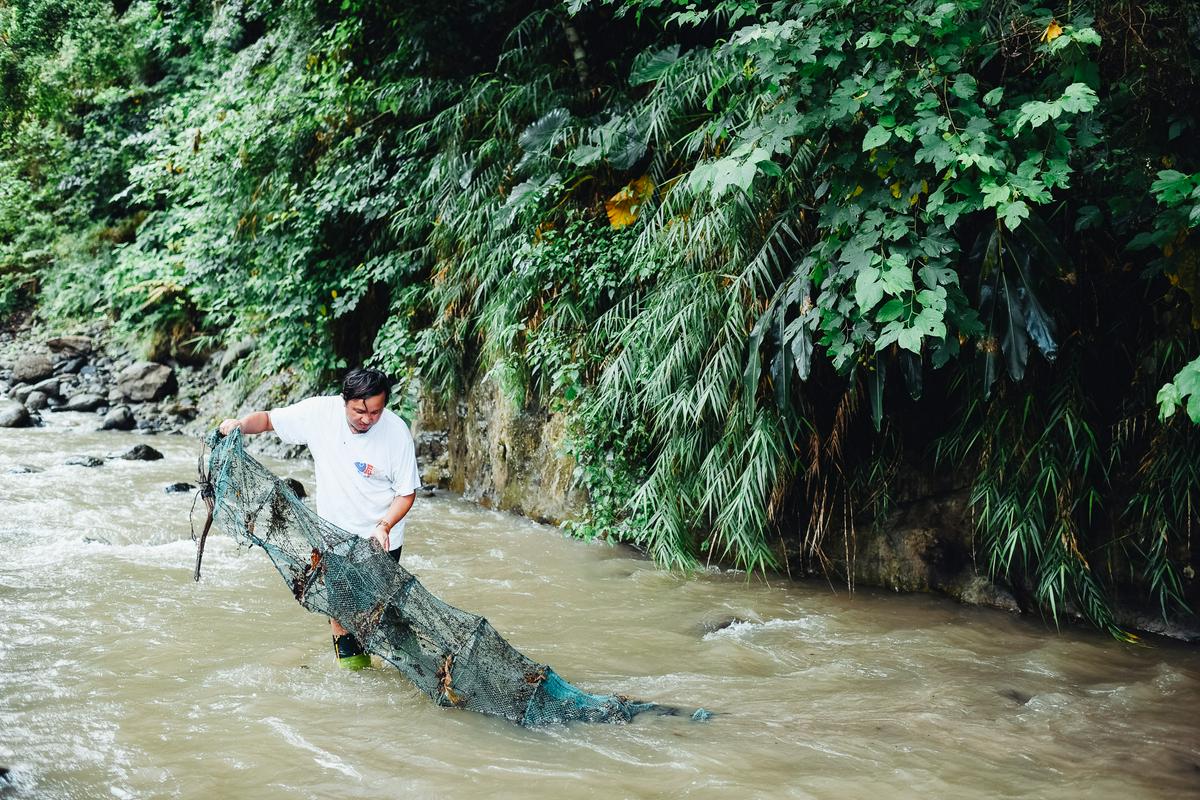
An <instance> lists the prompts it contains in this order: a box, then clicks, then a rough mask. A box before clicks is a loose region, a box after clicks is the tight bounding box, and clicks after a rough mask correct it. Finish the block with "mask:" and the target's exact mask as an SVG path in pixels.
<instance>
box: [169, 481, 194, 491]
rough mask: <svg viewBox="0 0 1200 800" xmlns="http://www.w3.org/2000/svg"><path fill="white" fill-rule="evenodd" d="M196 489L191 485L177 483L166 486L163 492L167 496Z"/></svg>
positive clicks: (181, 482) (182, 482)
mask: <svg viewBox="0 0 1200 800" xmlns="http://www.w3.org/2000/svg"><path fill="white" fill-rule="evenodd" d="M195 488H196V487H195V486H192V485H191V484H190V483H186V482H184V481H176V482H175V483H168V484H167V485H166V486H164V487H163V491H164V492H166V493H167V494H182V493H183V492H190V491H192V490H193V489H195Z"/></svg>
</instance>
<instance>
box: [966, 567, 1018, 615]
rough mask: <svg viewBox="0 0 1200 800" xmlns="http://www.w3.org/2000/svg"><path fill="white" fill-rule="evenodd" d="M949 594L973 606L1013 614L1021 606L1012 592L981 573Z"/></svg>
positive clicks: (1016, 612)
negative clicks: (996, 609)
mask: <svg viewBox="0 0 1200 800" xmlns="http://www.w3.org/2000/svg"><path fill="white" fill-rule="evenodd" d="M950 594H951V596H953V597H957V598H958V599H959V600H960V601H962V602H964V603H967V604H968V605H973V606H990V607H991V608H998V609H1000V610H1001V611H1008V612H1011V613H1013V614H1019V613H1020V612H1021V606H1020V604H1018V603H1017V599H1016V598H1015V597H1013V594H1012V592H1010V591H1008V590H1007V589H1005V588H1003V587H1000V586H997V585H996V584H994V583H992V582H991V581H990V580H988V579H987V578H985V577H983V576H982V575H975V576H972V577H971V578H969V579H968V580H966V581H965V582H964V583H963V586H962V589H961V591H959V592H954V591H951V592H950Z"/></svg>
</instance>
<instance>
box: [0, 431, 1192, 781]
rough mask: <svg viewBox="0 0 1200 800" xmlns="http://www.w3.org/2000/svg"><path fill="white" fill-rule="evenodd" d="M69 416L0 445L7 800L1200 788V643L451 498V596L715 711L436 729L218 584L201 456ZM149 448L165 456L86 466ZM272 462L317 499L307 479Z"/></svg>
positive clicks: (652, 694)
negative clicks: (674, 554) (696, 566)
mask: <svg viewBox="0 0 1200 800" xmlns="http://www.w3.org/2000/svg"><path fill="white" fill-rule="evenodd" d="M50 419H51V424H50V425H48V426H47V427H44V428H40V429H26V430H0V619H2V620H3V625H4V633H3V636H2V637H0V766H4V767H8V768H9V769H10V770H11V773H10V776H9V782H8V785H7V786H5V784H4V782H3V781H2V780H0V787H3V788H0V797H2V798H9V797H13V798H30V799H34V798H36V799H37V800H49V799H50V798H160V797H161V798H214V797H216V798H254V800H266V799H267V798H280V799H281V800H298V798H337V799H338V800H344V799H346V798H383V797H388V798H393V797H412V798H461V797H476V796H478V797H500V798H521V799H522V800H525V799H526V798H529V799H532V798H562V797H606V798H652V797H662V798H668V797H695V798H838V799H841V798H847V799H849V800H854V799H855V798H863V799H864V800H880V798H885V797H886V798H892V797H921V798H956V799H957V800H962V799H963V798H997V797H1054V798H1062V797H1081V798H1082V797H1086V798H1089V800H1099V799H1100V798H1114V799H1118V800H1129V798H1133V797H1136V798H1158V797H1162V798H1179V797H1184V796H1200V736H1198V735H1197V734H1198V732H1200V726H1198V723H1197V718H1198V717H1197V710H1198V709H1200V650H1198V649H1197V648H1195V647H1189V646H1185V645H1180V644H1176V643H1173V642H1169V641H1161V640H1155V641H1154V642H1153V643H1152V646H1147V647H1135V646H1127V645H1122V644H1118V643H1116V642H1114V641H1112V640H1110V639H1108V638H1107V637H1105V636H1103V635H1101V634H1098V633H1094V632H1092V631H1090V630H1081V629H1075V628H1071V629H1069V630H1064V631H1063V632H1056V631H1055V630H1054V628H1053V626H1049V625H1044V624H1042V623H1041V622H1040V621H1030V620H1024V619H1019V618H1014V617H1012V616H1009V615H1007V614H1004V613H1002V612H997V611H990V610H982V609H975V608H968V607H962V606H959V605H956V604H954V603H953V602H950V601H948V600H945V599H940V598H934V597H925V596H905V595H893V594H886V593H876V592H872V591H869V590H858V591H856V592H855V593H854V594H853V595H849V594H847V593H846V591H845V590H844V589H842V590H833V589H831V588H830V587H828V586H826V585H823V584H818V583H792V582H789V581H786V580H771V581H764V580H762V579H760V578H757V577H756V578H752V579H749V580H747V578H746V576H745V575H744V574H739V573H731V572H719V571H710V572H706V573H702V574H698V575H689V576H684V575H680V574H671V573H665V572H661V571H658V570H656V569H655V568H654V567H653V565H652V564H650V563H649V562H647V561H645V560H644V559H642V558H639V557H638V556H637V555H636V554H634V553H632V552H630V551H629V550H626V549H623V548H615V547H610V546H607V545H605V544H602V543H582V542H578V541H574V540H570V539H567V538H564V537H563V536H562V535H561V533H560V532H559V531H558V530H557V529H555V528H551V527H546V526H543V525H537V524H535V523H532V522H530V521H528V520H525V519H523V518H519V517H514V516H511V515H508V514H502V513H495V512H490V511H486V510H483V509H480V508H478V507H476V506H473V505H471V504H468V503H466V502H464V501H462V500H460V499H458V498H455V497H452V496H438V497H434V498H418V501H417V504H416V506H415V507H414V510H413V512H412V514H411V516H410V523H409V526H408V532H407V535H406V544H405V554H404V563H405V565H406V566H407V567H408V569H409V570H411V571H412V572H414V573H415V574H416V575H417V576H418V577H420V578H421V579H422V580H423V582H424V583H425V585H426V586H427V587H428V588H429V589H430V590H431V591H433V592H434V593H435V594H438V595H439V596H441V597H442V598H443V599H445V600H447V601H448V602H450V603H452V604H454V605H456V606H458V607H460V608H463V609H467V610H470V611H474V612H476V613H480V614H483V615H485V616H487V617H488V619H489V620H490V621H491V622H492V624H493V625H495V627H496V629H497V630H498V631H500V633H501V634H502V635H504V636H505V637H506V638H507V639H508V640H509V641H510V642H511V643H512V644H514V645H515V646H516V647H518V648H519V649H520V650H522V651H523V652H525V653H526V654H527V655H529V656H531V657H532V658H534V659H536V660H538V661H542V662H544V663H549V664H550V665H551V666H553V667H554V669H555V670H556V671H557V672H559V673H560V674H561V675H563V676H564V677H565V678H566V679H567V680H570V681H572V682H573V683H575V684H576V685H578V686H579V687H580V688H583V689H585V690H588V691H593V692H605V693H607V692H613V691H615V692H619V693H621V694H625V695H629V696H631V697H635V698H638V699H647V700H654V701H658V702H663V703H675V704H678V705H681V706H688V707H695V706H703V707H705V708H707V709H710V710H712V711H713V712H715V716H714V717H713V718H712V719H711V720H709V721H707V722H692V721H691V720H690V719H687V718H686V717H658V716H652V715H643V716H640V717H638V718H637V719H635V720H634V722H632V723H630V724H627V725H586V724H577V725H571V726H565V727H564V726H555V727H551V728H547V729H542V730H525V729H521V728H519V727H517V726H515V725H512V724H510V723H507V722H504V721H502V720H499V719H495V718H490V717H485V716H482V715H478V714H472V713H469V712H464V711H459V710H451V709H444V708H439V707H437V706H435V705H434V704H433V703H432V702H430V700H429V699H428V698H427V697H426V696H425V695H423V694H421V693H419V692H418V691H417V690H416V689H414V688H413V687H412V686H411V684H409V683H407V682H406V681H405V679H404V678H403V677H402V676H401V675H400V673H398V672H397V671H396V670H394V669H392V668H390V667H386V666H385V667H384V668H378V669H371V670H365V671H363V672H359V673H352V672H346V671H343V670H339V669H337V668H336V667H335V665H334V663H333V657H332V650H331V645H330V641H329V634H328V626H327V624H326V623H325V622H324V620H323V619H321V618H319V617H317V616H316V615H313V614H310V613H308V612H306V611H305V610H304V609H302V608H301V607H300V606H299V605H297V604H296V602H295V601H294V599H293V598H292V595H291V593H290V591H289V590H288V588H287V587H286V586H285V585H284V584H283V582H282V581H281V580H280V578H279V576H278V574H277V573H276V572H275V571H274V569H273V568H272V567H271V564H270V562H269V561H268V560H267V558H266V557H265V555H264V554H263V553H262V552H261V551H240V550H239V549H238V548H237V547H236V546H235V545H234V544H233V542H232V541H231V540H230V539H228V538H227V537H225V536H223V535H221V534H219V533H217V534H214V537H210V542H209V545H208V547H207V548H206V551H205V559H204V573H203V577H202V579H201V581H200V582H199V583H195V582H193V580H192V569H193V565H194V558H195V546H194V544H193V543H192V541H191V538H190V528H189V522H188V514H189V509H190V508H191V505H192V496H191V495H190V494H166V493H164V491H163V487H164V485H165V484H167V483H170V482H173V481H179V480H186V481H192V482H194V481H195V464H196V458H197V455H198V452H199V443H198V442H197V441H196V440H192V439H188V438H185V437H181V436H149V437H148V436H139V435H136V434H125V433H113V432H105V433H95V432H91V430H90V428H91V427H94V425H95V417H94V416H91V415H77V414H60V415H53V416H51V418H50ZM138 443H146V444H150V445H152V446H153V447H155V448H157V449H159V450H160V451H162V452H163V454H164V455H165V456H166V457H165V458H164V459H163V460H161V461H154V462H130V461H120V460H110V461H107V462H106V463H105V464H104V465H103V466H99V467H93V468H85V467H80V466H66V465H64V464H63V462H64V461H65V460H66V459H67V458H68V457H69V456H72V455H77V454H81V455H97V456H104V455H106V454H111V453H116V452H120V451H123V450H126V449H128V448H129V447H131V446H133V445H134V444H138ZM267 463H268V464H269V465H270V466H272V468H274V469H275V470H276V471H277V472H279V473H280V474H283V475H289V476H292V477H296V478H298V479H300V480H301V481H302V482H303V483H304V484H305V485H306V486H307V487H309V489H310V490H311V489H312V486H313V479H312V470H311V465H310V463H309V462H307V461H306V460H301V461H293V462H277V461H269V460H268V462H267ZM18 465H23V466H27V467H32V468H34V469H35V470H37V471H33V472H25V473H16V472H13V469H14V468H15V467H17V466H18ZM202 519H203V517H202V515H201V514H199V513H198V514H197V523H198V524H199V523H200V522H202ZM734 618H736V619H739V620H743V621H741V622H737V623H735V624H732V625H729V626H727V627H723V628H720V629H719V630H713V629H714V628H717V627H718V626H719V624H720V623H722V622H724V621H727V620H729V619H734Z"/></svg>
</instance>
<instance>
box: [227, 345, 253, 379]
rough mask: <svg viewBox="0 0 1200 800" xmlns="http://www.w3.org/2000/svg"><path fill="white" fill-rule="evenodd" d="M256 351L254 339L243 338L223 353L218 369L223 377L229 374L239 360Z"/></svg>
mask: <svg viewBox="0 0 1200 800" xmlns="http://www.w3.org/2000/svg"><path fill="white" fill-rule="evenodd" d="M252 352H254V340H253V339H243V340H242V341H240V342H238V343H237V344H235V345H233V346H231V347H230V348H229V349H228V350H226V351H225V352H224V353H222V354H221V361H220V363H219V367H218V371H219V372H220V375H221V377H222V378H224V377H226V376H227V375H229V373H230V371H231V370H232V369H233V367H234V365H235V364H237V362H239V361H241V360H242V359H243V358H245V357H246V356H248V355H250V354H251V353H252Z"/></svg>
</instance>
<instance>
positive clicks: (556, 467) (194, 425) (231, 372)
mask: <svg viewBox="0 0 1200 800" xmlns="http://www.w3.org/2000/svg"><path fill="white" fill-rule="evenodd" d="M64 342H65V343H66V345H65V346H64ZM80 349H86V352H83V353H80V352H79V351H80ZM39 359H42V360H44V362H46V363H43V364H41V366H42V367H43V368H44V367H46V365H47V364H48V365H49V369H50V370H51V371H52V372H53V373H54V374H52V375H47V376H46V377H43V378H41V379H40V380H39V381H38V382H37V385H41V386H42V387H43V388H45V384H46V383H47V382H51V383H53V382H54V380H55V379H57V383H56V384H55V385H56V386H57V388H58V391H59V394H58V396H57V401H56V403H57V407H69V406H70V405H71V404H72V402H74V401H75V398H78V397H80V396H88V397H92V398H98V399H101V400H102V402H99V403H92V408H91V409H89V410H91V411H94V412H95V413H96V414H97V423H98V425H97V427H98V428H100V427H102V426H104V425H107V424H108V422H107V420H109V419H110V418H111V417H112V415H113V414H114V413H115V412H116V411H117V410H118V409H126V411H127V418H126V422H125V426H124V427H122V428H120V429H124V430H129V429H133V430H135V431H137V432H139V433H144V434H147V435H154V434H180V435H187V436H192V437H197V438H199V437H202V436H204V435H205V434H207V433H208V432H209V431H211V430H212V428H213V427H214V426H215V425H216V424H217V423H218V422H219V421H220V420H221V419H223V418H225V417H227V416H235V415H240V414H244V413H246V412H248V411H252V410H258V409H263V408H272V407H278V406H280V405H284V404H287V403H288V402H292V401H294V400H296V399H299V398H301V397H303V396H306V395H307V394H309V393H311V391H312V390H313V387H310V386H307V385H306V384H305V383H304V381H303V380H302V379H301V377H300V376H299V374H298V373H297V372H295V371H292V370H284V371H281V372H278V373H276V374H274V375H268V376H265V377H264V376H263V374H262V372H260V371H258V370H257V369H256V367H255V358H254V344H253V342H250V341H244V342H239V343H237V344H235V345H233V346H231V347H229V348H226V349H224V350H221V351H217V352H215V353H212V354H211V355H209V356H208V357H207V358H206V359H203V360H201V361H199V362H198V363H195V364H182V363H177V362H171V361H168V362H163V363H159V362H151V361H148V360H147V359H143V358H140V357H139V354H138V353H137V352H136V348H131V347H130V346H128V345H126V344H123V343H121V342H120V341H118V339H117V338H116V337H114V336H113V335H112V334H111V330H110V328H109V327H108V326H107V325H105V324H103V323H93V324H91V325H86V326H78V327H76V328H73V329H71V330H68V331H59V330H51V329H50V328H48V327H46V326H44V325H41V324H39V323H37V322H30V321H28V320H24V321H22V324H20V325H18V326H16V327H15V328H14V329H10V330H4V331H0V402H7V403H8V404H9V405H11V404H12V403H13V402H16V401H15V400H14V395H15V397H16V398H20V399H21V400H22V402H24V401H25V400H27V399H28V397H29V395H30V394H33V388H34V385H35V384H31V383H29V382H28V381H21V380H17V379H16V376H17V375H19V374H20V373H19V372H18V371H17V369H18V364H23V365H24V366H26V367H28V366H29V365H30V364H32V363H33V362H35V361H38V360H39ZM147 371H149V372H152V373H154V374H155V375H156V379H161V383H162V384H163V386H162V387H159V389H157V390H155V389H153V387H151V388H145V387H142V388H141V389H139V390H134V392H133V394H132V395H131V393H130V392H131V390H130V386H131V385H132V384H130V383H129V380H128V379H126V380H124V381H122V376H126V378H128V376H129V375H139V374H142V373H146V372H147ZM30 374H32V373H30ZM164 387H165V388H164ZM26 390H29V391H26ZM42 394H45V392H42ZM48 399H49V398H48ZM39 402H40V401H39ZM76 410H77V409H76ZM44 413H54V409H53V408H51V407H49V406H42V407H41V408H39V409H32V410H30V421H31V423H32V424H37V423H38V421H39V415H40V414H44ZM410 424H411V427H412V430H413V435H414V439H415V441H416V445H417V457H418V463H419V464H420V467H421V471H422V480H423V481H424V482H425V483H426V484H427V485H428V486H430V487H437V489H439V490H442V491H448V492H452V493H455V494H458V495H461V496H462V497H463V498H464V499H466V500H468V501H471V502H474V503H477V504H478V505H480V506H482V507H484V508H489V509H493V510H497V511H506V512H510V513H514V514H519V515H522V516H525V517H528V518H530V519H532V520H534V521H537V522H540V523H544V524H549V525H561V524H562V523H563V522H564V521H566V520H570V519H573V518H578V517H579V516H580V515H581V514H582V513H583V512H584V510H585V509H586V505H587V502H588V498H587V495H586V493H585V492H584V491H582V490H581V489H580V488H578V487H577V486H576V485H575V482H574V467H575V465H574V463H573V461H572V459H571V458H570V456H569V455H567V454H566V453H565V452H564V450H565V448H564V446H565V443H566V436H567V429H566V421H565V418H564V416H563V415H562V414H557V413H554V412H552V411H548V410H546V409H527V408H520V407H518V406H517V404H515V403H514V402H513V401H512V400H511V399H510V398H508V397H506V396H505V394H504V393H503V392H502V391H501V389H500V387H499V386H498V385H497V384H496V383H495V382H494V381H492V380H490V379H489V378H488V376H486V375H483V376H481V377H479V378H477V379H476V380H475V381H474V382H473V383H472V384H471V385H470V386H469V387H468V389H467V391H465V392H464V393H463V394H462V395H461V396H460V397H458V398H455V399H454V400H453V401H452V402H450V403H446V404H439V403H436V402H435V401H434V399H433V398H431V397H429V396H427V395H421V396H420V399H419V402H418V406H417V411H416V413H415V415H413V419H412V420H411V421H410ZM110 427H111V426H110ZM250 449H251V450H252V452H255V453H257V454H260V455H266V456H270V457H275V458H295V457H300V456H302V455H303V452H304V448H302V447H294V446H289V445H286V444H284V443H283V442H281V441H280V440H279V439H278V437H276V436H274V435H266V436H260V437H255V440H254V442H253V443H252V446H251V448H250ZM909 472H910V474H911V476H912V477H910V478H909V479H907V480H906V481H905V482H904V483H903V485H898V486H897V487H896V491H895V496H894V498H893V499H894V503H893V508H892V511H891V512H890V513H889V514H888V516H887V518H886V519H883V520H863V521H861V524H859V523H858V522H856V529H855V530H854V531H851V532H842V533H841V534H840V535H841V536H842V538H843V540H844V548H843V555H842V557H841V558H839V559H837V560H835V561H833V562H832V563H830V564H828V565H827V568H826V571H825V572H823V573H822V572H815V571H814V572H810V573H807V574H799V573H798V572H797V571H795V570H793V569H790V568H789V569H788V570H787V572H786V574H783V575H780V576H778V577H780V578H784V579H788V580H795V581H810V580H820V581H821V582H823V583H826V582H831V583H832V585H837V584H839V583H840V584H842V585H845V586H848V587H851V588H852V587H854V586H869V587H876V588H881V589H887V590H891V591H895V592H906V593H914V592H915V593H932V594H938V595H942V596H945V597H947V598H950V599H953V600H955V601H957V602H960V603H963V604H966V605H971V606H982V607H987V608H993V609H997V610H1000V611H1004V612H1006V613H1011V614H1029V613H1030V612H1029V608H1030V603H1029V601H1028V593H1029V592H1030V591H1031V589H1030V588H1029V587H1023V586H1015V587H1008V586H1004V585H1001V584H1000V583H998V582H995V581H992V580H990V579H989V578H988V577H987V575H986V574H985V571H984V570H982V569H980V565H979V564H978V563H977V561H976V559H975V548H974V525H973V521H972V519H971V515H970V509H969V491H968V489H967V488H966V487H965V486H958V485H954V484H953V483H947V482H946V481H945V479H941V480H939V479H937V478H935V477H934V476H933V475H932V474H929V473H928V471H925V472H924V473H923V472H922V471H921V470H919V469H918V470H910V471H909ZM796 546H798V542H797V543H796ZM790 550H791V546H790V545H789V543H788V542H786V541H784V542H781V545H780V556H781V559H782V560H783V561H784V562H785V564H789V565H790V563H792V559H791V558H789V551H790ZM834 576H837V577H834ZM847 576H849V577H848V578H847ZM775 577H776V576H772V579H775ZM1023 594H1024V595H1025V596H1024V597H1022V595H1023ZM1115 611H1116V612H1117V621H1118V624H1120V625H1122V626H1123V627H1125V628H1126V629H1130V630H1136V631H1139V632H1142V633H1150V634H1156V635H1161V636H1166V637H1169V638H1172V639H1178V640H1182V641H1187V642H1198V641H1200V625H1198V624H1197V622H1196V620H1195V619H1194V618H1191V619H1186V618H1185V619H1179V618H1174V619H1171V620H1168V621H1164V620H1163V619H1162V617H1161V616H1160V615H1157V614H1155V613H1152V612H1151V611H1149V610H1147V609H1144V608H1136V607H1130V606H1127V605H1123V604H1121V603H1120V602H1118V603H1117V604H1116V608H1115ZM1063 616H1064V617H1065V618H1067V619H1068V620H1072V619H1075V620H1081V619H1082V618H1081V615H1079V614H1077V613H1076V612H1074V610H1073V609H1067V610H1066V612H1065V614H1064V615H1063Z"/></svg>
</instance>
